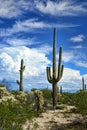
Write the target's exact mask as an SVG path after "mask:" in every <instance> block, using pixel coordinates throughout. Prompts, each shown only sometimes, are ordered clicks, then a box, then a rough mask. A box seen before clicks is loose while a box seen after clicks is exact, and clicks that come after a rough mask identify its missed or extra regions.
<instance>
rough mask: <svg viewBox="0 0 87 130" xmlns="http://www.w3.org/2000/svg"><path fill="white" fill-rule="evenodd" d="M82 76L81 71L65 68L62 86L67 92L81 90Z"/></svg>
mask: <svg viewBox="0 0 87 130" xmlns="http://www.w3.org/2000/svg"><path fill="white" fill-rule="evenodd" d="M81 78H82V76H81V74H80V71H79V70H74V69H71V68H64V73H63V78H62V80H61V81H60V85H62V86H63V88H64V89H65V91H75V90H79V89H81V86H82V83H81Z"/></svg>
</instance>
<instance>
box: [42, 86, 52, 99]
mask: <svg viewBox="0 0 87 130" xmlns="http://www.w3.org/2000/svg"><path fill="white" fill-rule="evenodd" d="M41 91H42V92H43V97H44V99H48V100H50V99H52V91H51V90H49V89H48V88H44V89H42V90H41Z"/></svg>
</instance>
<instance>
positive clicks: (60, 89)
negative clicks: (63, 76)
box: [60, 86, 62, 94]
mask: <svg viewBox="0 0 87 130" xmlns="http://www.w3.org/2000/svg"><path fill="white" fill-rule="evenodd" d="M60 94H62V86H60Z"/></svg>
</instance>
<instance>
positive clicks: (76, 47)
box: [71, 45, 83, 49]
mask: <svg viewBox="0 0 87 130" xmlns="http://www.w3.org/2000/svg"><path fill="white" fill-rule="evenodd" d="M71 48H73V49H82V48H83V46H82V45H77V46H72V47H71Z"/></svg>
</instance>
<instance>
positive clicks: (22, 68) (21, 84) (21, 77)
mask: <svg viewBox="0 0 87 130" xmlns="http://www.w3.org/2000/svg"><path fill="white" fill-rule="evenodd" d="M24 70H25V66H24V63H23V59H21V66H20V70H19V71H20V81H18V80H17V84H18V85H19V91H23V72H24Z"/></svg>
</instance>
